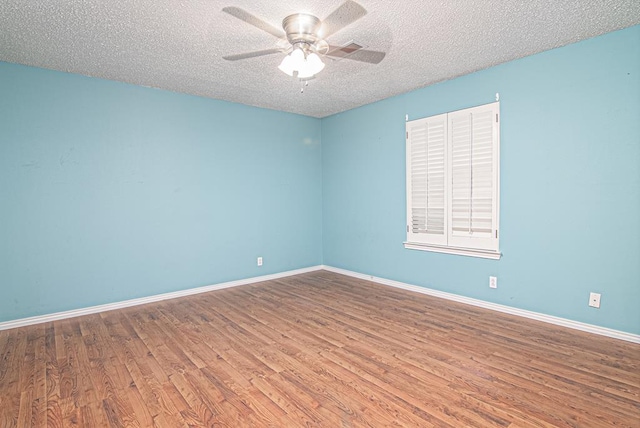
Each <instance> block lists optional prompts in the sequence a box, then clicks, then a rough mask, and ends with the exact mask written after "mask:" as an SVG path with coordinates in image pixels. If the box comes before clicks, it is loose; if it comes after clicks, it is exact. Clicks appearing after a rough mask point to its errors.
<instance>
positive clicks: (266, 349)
mask: <svg viewBox="0 0 640 428" xmlns="http://www.w3.org/2000/svg"><path fill="white" fill-rule="evenodd" d="M125 426H127V427H163V428H164V427H183V428H184V427H216V428H218V427H229V428H231V427H233V428H236V427H252V428H260V427H301V426H306V427H327V426H331V427H334V426H335V427H345V428H346V427H382V426H385V427H386V426H397V427H447V426H448V427H461V426H469V427H508V428H514V427H550V426H553V427H605V426H616V427H634V428H637V427H638V426H640V345H637V344H633V343H628V342H623V341H620V340H615V339H611V338H606V337H600V336H595V335H591V334H588V333H584V332H580V331H575V330H569V329H566V328H562V327H559V326H553V325H549V324H545V323H541V322H538V321H533V320H526V319H523V318H519V317H515V316H512V315H508V314H503V313H497V312H492V311H488V310H485V309H481V308H477V307H473V306H468V305H464V304H461V303H456V302H450V301H444V300H441V299H437V298H434V297H430V296H425V295H420V294H416V293H412V292H408V291H404V290H398V289H394V288H390V287H385V286H381V285H379V284H374V283H371V282H368V281H365V280H360V279H354V278H349V277H345V276H342V275H338V274H334V273H329V272H325V271H318V272H312V273H308V274H303V275H298V276H292V277H286V278H281V279H277V280H273V281H267V282H263V283H258V284H254V285H248V286H242V287H237V288H230V289H225V290H219V291H215V292H210V293H204V294H200V295H193V296H188V297H184V298H180V299H175V300H168V301H163V302H158V303H154V304H148V305H143V306H137V307H131V308H126V309H121V310H116V311H110V312H104V313H101V314H92V315H87V316H83V317H78V318H73V319H66V320H59V321H54V322H48V323H45V324H40V325H35V326H29V327H22V328H17V329H13V330H6V331H0V427H2V428H4V427H20V428H22V427H53V428H55V427H125Z"/></svg>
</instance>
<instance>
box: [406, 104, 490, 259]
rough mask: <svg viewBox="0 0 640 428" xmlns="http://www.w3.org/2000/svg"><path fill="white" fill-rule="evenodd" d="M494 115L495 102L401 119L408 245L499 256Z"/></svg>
mask: <svg viewBox="0 0 640 428" xmlns="http://www.w3.org/2000/svg"><path fill="white" fill-rule="evenodd" d="M498 115H499V103H497V102H496V103H492V104H487V105H484V106H479V107H473V108H470V109H465V110H459V111H456V112H452V113H448V114H442V115H438V116H433V117H429V118H425V119H419V120H415V121H411V122H407V216H408V223H407V225H408V227H407V243H408V244H411V243H416V244H426V245H435V246H438V247H440V250H441V249H442V248H441V247H445V248H450V249H452V250H456V249H461V250H467V249H468V250H473V251H480V252H491V253H494V254H496V255H497V256H498V257H499V251H498V242H499V241H498V220H499V216H498V214H499V213H498V207H499V204H498V196H499V165H500V163H499V148H500V127H499V123H498V118H499V116H498ZM434 251H436V250H435V249H434ZM445 252H447V251H445ZM451 252H455V251H451ZM457 253H458V254H461V253H464V251H462V252H457ZM469 255H478V254H469ZM481 256H484V255H481ZM491 258H493V257H491Z"/></svg>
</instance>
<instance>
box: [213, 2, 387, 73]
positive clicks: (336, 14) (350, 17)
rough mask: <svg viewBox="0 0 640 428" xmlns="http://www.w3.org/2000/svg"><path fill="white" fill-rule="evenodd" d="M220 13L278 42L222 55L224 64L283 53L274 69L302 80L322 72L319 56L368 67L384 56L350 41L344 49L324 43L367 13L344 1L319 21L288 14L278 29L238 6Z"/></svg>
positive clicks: (322, 66)
mask: <svg viewBox="0 0 640 428" xmlns="http://www.w3.org/2000/svg"><path fill="white" fill-rule="evenodd" d="M222 11H223V12H226V13H228V14H229V15H231V16H234V17H235V18H238V19H240V20H242V21H244V22H246V23H248V24H251V25H253V26H254V27H257V28H259V29H261V30H263V31H265V32H267V33H269V34H271V35H273V36H275V37H277V38H278V39H279V41H278V43H277V44H276V46H277V47H275V48H272V49H264V50H259V51H253V52H246V53H241V54H236V55H228V56H223V57H222V58H224V59H226V60H227V61H238V60H243V59H247V58H255V57H259V56H264V55H272V54H277V53H285V54H286V56H285V57H284V59H283V60H282V63H281V64H280V66H279V67H278V68H279V69H280V70H282V71H283V72H285V73H286V74H288V75H289V76H293V77H296V78H298V79H301V80H306V79H311V78H313V77H314V76H315V75H316V74H317V73H319V72H320V71H322V69H323V68H324V63H323V62H322V59H321V58H320V57H323V56H326V57H331V58H336V59H338V58H345V59H349V60H354V61H361V62H367V63H370V64H378V63H379V62H380V61H382V60H383V59H384V56H385V53H384V52H379V51H372V50H367V49H363V47H362V46H360V45H358V44H357V43H353V42H352V43H349V44H348V45H345V46H332V45H330V44H329V43H327V42H326V39H327V38H329V37H330V36H331V35H333V34H335V33H336V32H338V31H340V30H341V29H343V28H344V27H346V26H347V25H349V24H352V23H353V22H355V21H357V20H358V19H360V18H362V17H363V16H364V15H366V14H367V11H366V10H365V9H364V8H363V7H362V6H360V5H359V4H358V3H356V2H354V1H351V0H347V1H345V2H344V3H343V4H342V5H341V6H339V7H338V8H337V9H336V10H334V11H333V12H331V13H330V14H329V16H327V17H326V18H325V19H324V20H323V21H321V20H320V19H318V18H317V17H315V16H313V15H310V14H306V13H296V14H293V15H289V16H287V17H286V18H284V20H283V21H282V30H281V29H279V28H276V27H274V26H272V25H271V24H268V23H267V22H265V21H263V20H262V19H260V18H258V17H256V16H254V15H252V14H251V13H249V12H247V11H245V10H244V9H241V8H239V7H235V6H229V7H225V8H223V9H222Z"/></svg>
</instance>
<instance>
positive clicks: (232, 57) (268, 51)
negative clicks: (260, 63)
mask: <svg viewBox="0 0 640 428" xmlns="http://www.w3.org/2000/svg"><path fill="white" fill-rule="evenodd" d="M280 52H283V50H282V49H278V48H274V49H264V50H261V51H253V52H245V53H241V54H236V55H227V56H223V57H222V58H223V59H226V60H227V61H238V60H241V59H247V58H255V57H257V56H264V55H272V54H275V53H280Z"/></svg>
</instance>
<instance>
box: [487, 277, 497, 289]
mask: <svg viewBox="0 0 640 428" xmlns="http://www.w3.org/2000/svg"><path fill="white" fill-rule="evenodd" d="M489 288H498V277H497V276H490V277H489Z"/></svg>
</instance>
